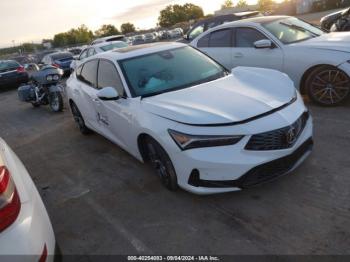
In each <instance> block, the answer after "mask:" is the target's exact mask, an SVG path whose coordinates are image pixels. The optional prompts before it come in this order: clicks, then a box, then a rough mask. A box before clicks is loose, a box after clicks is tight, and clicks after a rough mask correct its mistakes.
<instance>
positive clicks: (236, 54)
mask: <svg viewBox="0 0 350 262" xmlns="http://www.w3.org/2000/svg"><path fill="white" fill-rule="evenodd" d="M234 57H235V58H242V57H244V55H243V54H242V53H235V54H234Z"/></svg>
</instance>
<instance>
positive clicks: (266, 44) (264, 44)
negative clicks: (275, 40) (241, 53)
mask: <svg viewBox="0 0 350 262" xmlns="http://www.w3.org/2000/svg"><path fill="white" fill-rule="evenodd" d="M254 46H255V48H258V49H261V48H272V47H273V44H272V42H271V40H269V39H262V40H259V41H256V42H255V43H254Z"/></svg>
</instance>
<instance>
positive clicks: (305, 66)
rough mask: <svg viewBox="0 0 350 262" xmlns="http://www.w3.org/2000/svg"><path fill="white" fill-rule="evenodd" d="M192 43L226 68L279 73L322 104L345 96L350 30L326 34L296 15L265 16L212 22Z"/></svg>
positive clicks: (348, 85)
mask: <svg viewBox="0 0 350 262" xmlns="http://www.w3.org/2000/svg"><path fill="white" fill-rule="evenodd" d="M191 45H192V46H194V47H196V48H198V49H200V50H201V51H203V52H205V53H206V54H208V55H209V56H211V57H212V58H214V59H215V60H216V61H218V62H219V63H221V64H222V65H224V66H226V67H227V68H234V67H236V66H253V67H264V68H271V69H276V70H279V71H281V72H284V73H286V74H287V75H288V76H289V77H290V78H291V79H292V80H293V81H294V84H295V86H296V87H297V88H299V89H300V91H301V93H302V94H308V96H309V97H310V99H312V100H313V101H314V102H316V103H318V104H321V105H325V106H333V105H338V104H340V103H342V102H343V101H345V100H346V99H347V98H349V95H350V78H349V76H350V32H345V33H330V34H327V33H325V32H324V31H322V30H320V29H319V28H317V27H315V26H313V25H311V24H308V23H306V22H304V21H302V20H299V19H298V18H295V17H289V16H265V17H255V18H249V19H244V20H241V21H235V22H231V23H226V24H223V25H220V26H217V27H215V28H212V29H210V30H208V31H206V32H205V33H203V34H201V35H200V36H198V37H197V38H196V39H195V40H193V42H192V43H191Z"/></svg>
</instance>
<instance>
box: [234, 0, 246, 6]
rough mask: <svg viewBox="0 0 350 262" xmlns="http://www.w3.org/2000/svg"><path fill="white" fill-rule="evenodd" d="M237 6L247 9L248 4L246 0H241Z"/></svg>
mask: <svg viewBox="0 0 350 262" xmlns="http://www.w3.org/2000/svg"><path fill="white" fill-rule="evenodd" d="M236 6H237V7H241V8H242V7H247V6H248V4H247V1H246V0H239V1H238V3H237V5H236Z"/></svg>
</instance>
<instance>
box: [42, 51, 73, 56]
mask: <svg viewBox="0 0 350 262" xmlns="http://www.w3.org/2000/svg"><path fill="white" fill-rule="evenodd" d="M60 54H67V55H69V54H70V55H72V53H70V52H69V51H59V52H54V53H50V54H47V55H46V56H54V55H60Z"/></svg>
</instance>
